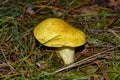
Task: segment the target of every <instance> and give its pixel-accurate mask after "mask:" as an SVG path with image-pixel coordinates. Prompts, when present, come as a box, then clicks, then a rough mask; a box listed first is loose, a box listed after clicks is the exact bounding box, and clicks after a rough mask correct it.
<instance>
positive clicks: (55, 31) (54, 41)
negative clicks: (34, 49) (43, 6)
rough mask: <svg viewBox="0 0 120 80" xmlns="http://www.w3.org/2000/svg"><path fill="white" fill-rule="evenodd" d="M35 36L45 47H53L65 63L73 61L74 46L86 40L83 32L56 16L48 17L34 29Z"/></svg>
mask: <svg viewBox="0 0 120 80" xmlns="http://www.w3.org/2000/svg"><path fill="white" fill-rule="evenodd" d="M34 36H35V38H36V39H37V40H38V41H39V42H40V43H41V44H43V45H45V46H47V47H55V48H56V50H57V52H58V54H59V56H60V57H61V58H62V59H63V61H64V63H65V64H66V65H69V64H71V63H73V62H74V54H75V47H78V46H81V45H83V44H84V43H85V42H86V39H85V34H84V33H83V32H82V31H81V30H79V29H77V28H75V27H73V26H71V25H69V24H68V23H66V22H65V21H64V20H61V19H58V18H48V19H46V20H44V21H42V22H41V23H39V24H38V25H37V26H36V27H35V29H34Z"/></svg>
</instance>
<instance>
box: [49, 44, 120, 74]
mask: <svg viewBox="0 0 120 80" xmlns="http://www.w3.org/2000/svg"><path fill="white" fill-rule="evenodd" d="M118 47H120V45H118V46H116V47H113V48H110V49H107V50H105V51H103V52H100V53H97V54H95V55H93V56H90V57H88V58H85V59H83V60H81V61H78V62H76V63H73V64H71V65H69V66H67V67H64V68H62V69H59V70H57V71H55V72H53V73H51V74H56V73H59V72H61V71H63V70H66V69H70V68H73V67H77V66H80V65H82V64H85V63H88V62H90V61H93V60H95V59H97V58H100V57H103V56H105V55H106V54H104V53H105V52H108V51H111V50H113V49H115V48H118ZM102 54H103V55H102Z"/></svg>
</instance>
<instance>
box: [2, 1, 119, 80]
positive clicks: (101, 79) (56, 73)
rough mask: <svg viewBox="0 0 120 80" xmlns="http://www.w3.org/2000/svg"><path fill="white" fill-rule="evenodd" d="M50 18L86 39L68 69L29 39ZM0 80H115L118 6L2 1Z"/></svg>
mask: <svg viewBox="0 0 120 80" xmlns="http://www.w3.org/2000/svg"><path fill="white" fill-rule="evenodd" d="M51 17H52V18H53V17H54V18H60V19H63V20H65V21H66V22H67V23H69V24H71V25H72V26H74V27H76V28H78V29H81V30H82V31H83V32H84V33H85V34H86V39H87V42H86V43H85V45H84V46H82V47H77V48H76V54H75V63H73V64H71V65H68V66H65V65H64V64H63V61H62V60H61V59H59V58H58V57H57V55H56V54H55V53H56V51H55V50H54V49H51V48H49V47H45V46H43V45H42V44H40V43H39V42H38V41H37V40H36V39H35V37H34V34H33V30H34V27H35V26H36V25H37V24H38V23H40V22H41V21H42V20H44V19H47V18H51ZM0 80H120V0H1V1H0Z"/></svg>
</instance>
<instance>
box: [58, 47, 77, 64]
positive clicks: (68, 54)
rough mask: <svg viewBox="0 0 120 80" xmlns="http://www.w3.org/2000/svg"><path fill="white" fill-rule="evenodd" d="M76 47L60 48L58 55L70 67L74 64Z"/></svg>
mask: <svg viewBox="0 0 120 80" xmlns="http://www.w3.org/2000/svg"><path fill="white" fill-rule="evenodd" d="M74 54H75V48H74V47H61V48H58V55H59V56H60V57H61V58H62V59H63V61H64V63H65V64H66V65H69V64H71V63H73V62H74Z"/></svg>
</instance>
